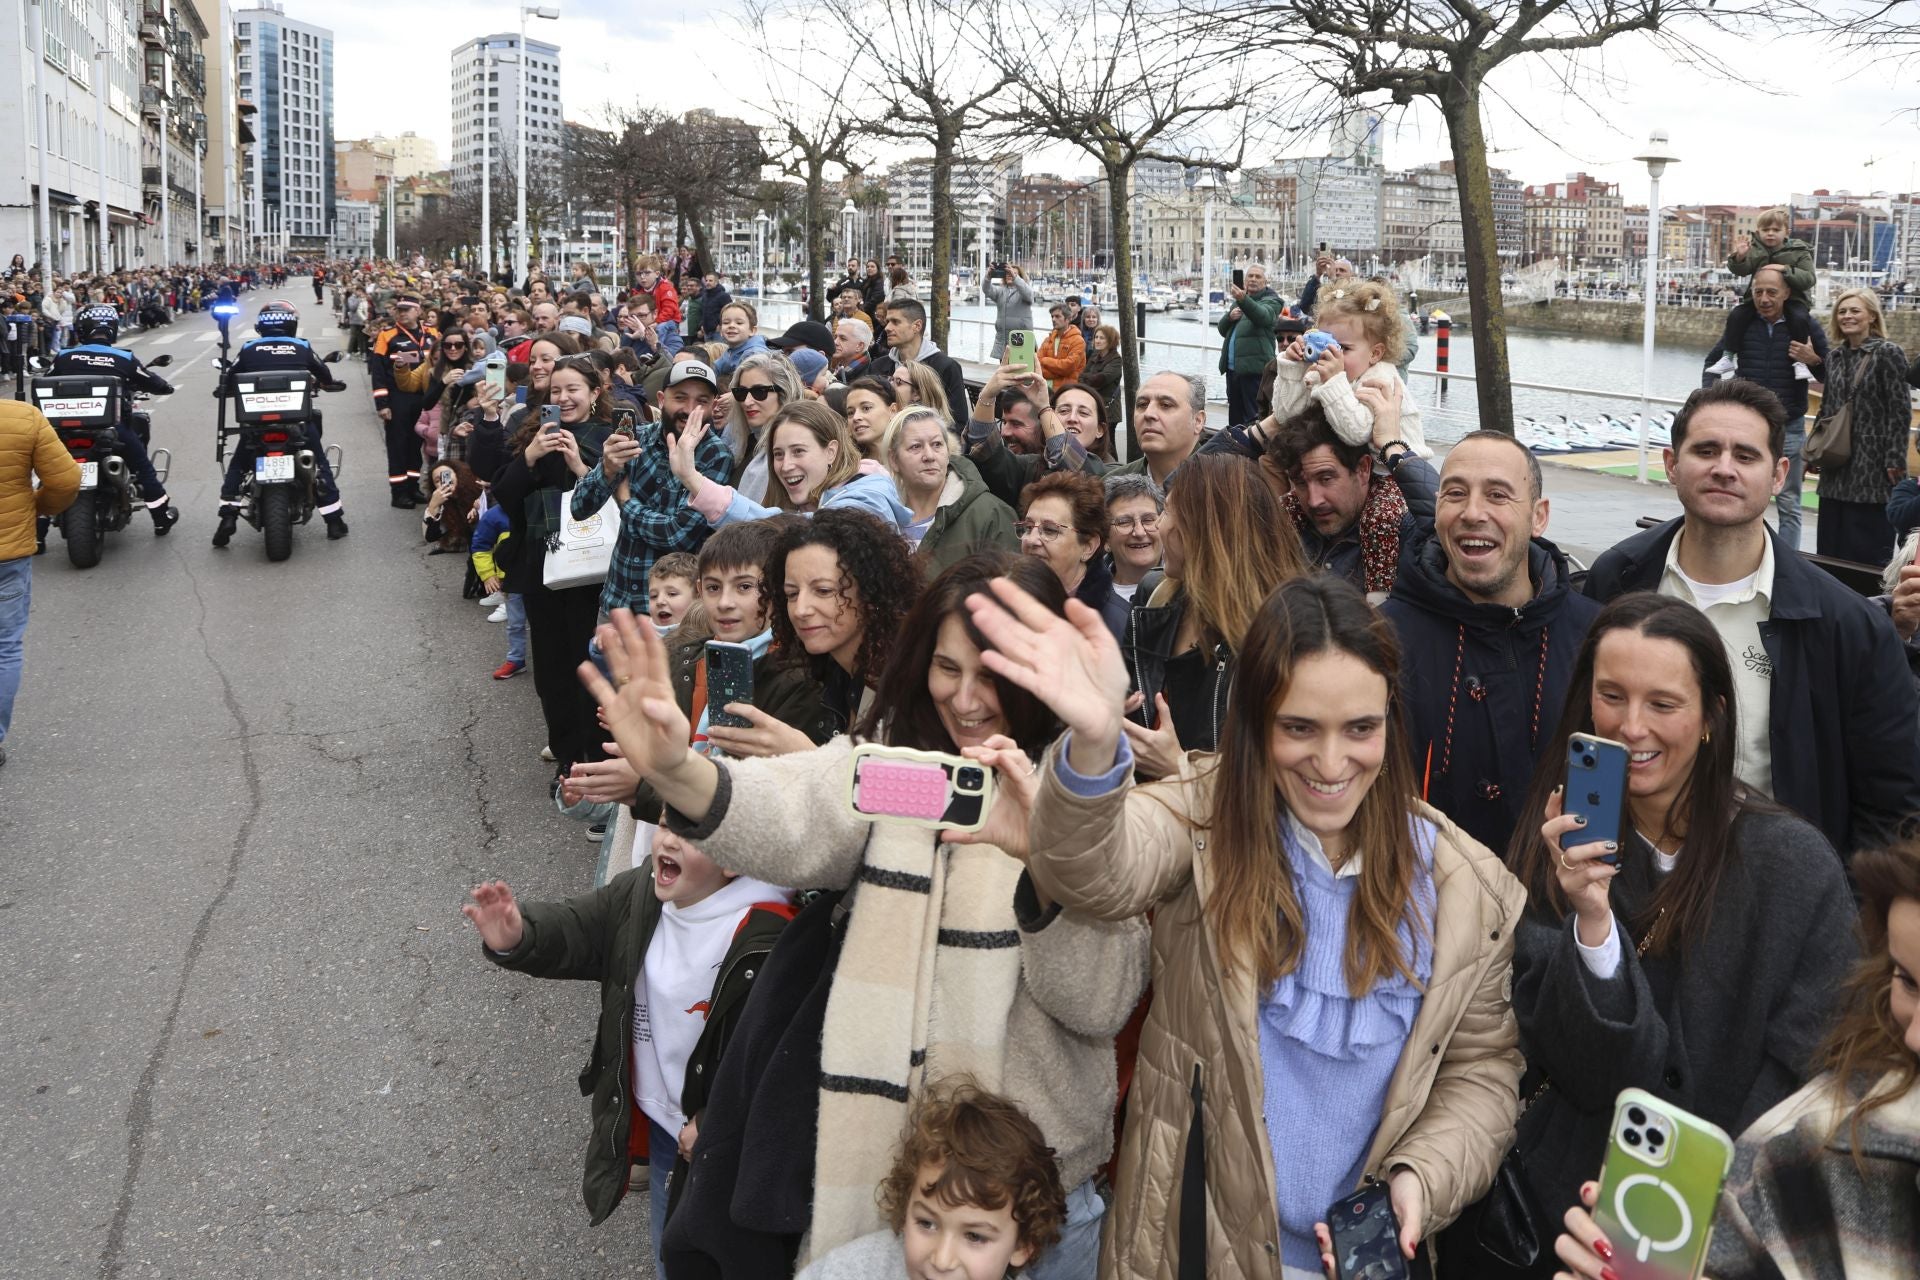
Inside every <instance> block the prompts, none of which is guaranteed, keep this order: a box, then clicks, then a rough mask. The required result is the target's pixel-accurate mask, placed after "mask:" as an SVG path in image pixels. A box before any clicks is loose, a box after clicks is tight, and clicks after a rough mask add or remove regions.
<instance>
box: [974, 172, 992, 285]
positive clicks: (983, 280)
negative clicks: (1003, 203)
mask: <svg viewBox="0 0 1920 1280" xmlns="http://www.w3.org/2000/svg"><path fill="white" fill-rule="evenodd" d="M974 204H975V205H976V206H978V208H979V210H980V276H979V278H978V280H976V281H975V283H976V284H977V285H978V286H979V289H980V305H981V306H983V307H984V306H986V305H987V237H988V234H989V233H988V230H987V216H988V215H989V214H991V213H992V212H993V196H992V195H991V194H990V193H989V192H988V191H987V190H986V189H985V188H984V187H983V188H981V191H980V198H979V199H978V200H975V201H974Z"/></svg>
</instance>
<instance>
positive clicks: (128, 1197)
mask: <svg viewBox="0 0 1920 1280" xmlns="http://www.w3.org/2000/svg"><path fill="white" fill-rule="evenodd" d="M173 553H174V557H175V559H177V560H178V561H179V562H180V567H181V571H182V572H184V573H185V574H186V576H187V581H188V582H189V583H191V584H192V586H193V598H194V603H195V604H196V605H197V606H198V608H199V616H198V618H197V619H196V620H195V622H194V630H195V631H196V632H197V633H198V634H199V637H200V649H201V652H202V653H203V654H205V655H206V659H207V665H208V666H209V667H211V668H213V673H214V675H215V676H216V677H218V679H219V681H220V697H221V701H222V703H223V705H224V706H225V707H226V710H227V714H228V716H230V717H231V718H232V720H233V723H234V726H235V728H236V729H238V731H239V732H238V735H237V737H238V740H239V742H240V752H241V755H240V764H241V770H240V772H241V778H242V779H243V780H244V781H245V783H246V788H247V812H246V816H245V817H243V818H241V820H240V825H239V826H238V827H236V828H235V829H234V833H233V845H232V848H231V849H229V851H228V853H227V872H226V877H225V879H223V880H222V881H221V883H220V889H219V892H217V893H215V894H214V895H213V898H212V900H211V901H209V902H208V903H207V905H206V909H205V910H203V911H202V912H201V913H200V919H199V920H198V921H196V922H195V924H194V927H193V933H192V935H191V936H190V937H189V938H188V939H187V953H186V958H185V960H184V961H183V962H182V964H181V966H180V981H179V983H178V984H177V985H176V986H175V987H174V992H173V1000H172V1001H171V1002H170V1003H169V1004H168V1006H167V1015H166V1018H165V1019H164V1020H163V1021H162V1022H161V1025H160V1034H159V1036H158V1037H156V1039H155V1040H154V1044H153V1049H152V1050H151V1052H149V1053H148V1055H147V1065H146V1067H145V1069H144V1070H142V1071H141V1073H140V1080H139V1083H137V1084H136V1085H134V1088H133V1099H132V1101H131V1102H130V1103H128V1106H127V1172H126V1175H125V1176H124V1177H123V1178H122V1179H121V1181H120V1196H119V1199H118V1200H117V1201H116V1203H115V1204H114V1207H113V1216H112V1217H111V1218H110V1219H109V1220H108V1227H107V1242H106V1245H105V1247H103V1248H102V1249H101V1251H100V1276H101V1280H110V1278H111V1277H113V1276H115V1275H118V1274H119V1272H120V1268H121V1266H122V1265H123V1259H122V1256H121V1255H122V1254H123V1253H124V1252H125V1249H126V1237H127V1220H128V1219H129V1218H130V1217H131V1216H132V1213H133V1195H134V1191H135V1189H136V1187H137V1186H138V1184H139V1181H140V1166H141V1165H142V1163H144V1161H145V1159H146V1150H147V1137H148V1134H149V1133H150V1132H151V1131H152V1129H153V1091H154V1086H155V1085H156V1083H157V1082H158V1081H159V1078H160V1070H161V1068H162V1067H163V1066H164V1065H165V1063H166V1060H167V1053H168V1049H169V1048H170V1046H171V1045H172V1042H173V1033H174V1029H175V1027H176V1026H177V1025H178V1024H179V1021H180V1010H181V1007H182V1006H183V1005H184V1004H185V1003H186V999H187V989H188V987H189V986H190V985H191V984H192V982H193V974H194V970H195V969H196V968H197V967H198V966H199V963H200V954H201V952H202V951H203V950H204V949H205V947H206V943H207V936H208V934H209V933H210V932H211V931H212V928H213V920H214V917H215V916H216V915H217V914H218V913H219V911H220V908H221V907H222V906H223V905H225V903H226V901H227V897H228V895H229V894H231V893H232V892H233V886H234V884H235V882H236V881H237V880H238V879H239V877H240V866H241V863H242V861H243V860H244V858H245V856H246V851H247V845H248V843H249V842H250V841H251V839H252V837H253V827H254V824H255V823H256V822H257V821H258V820H259V817H260V808H261V785H260V766H259V762H258V761H257V760H256V759H255V758H254V746H253V736H254V735H253V731H252V728H251V726H249V724H248V723H247V716H246V712H245V711H244V710H242V709H241V706H240V699H239V698H238V697H237V696H236V695H235V694H234V691H233V681H232V680H231V679H229V678H228V676H227V672H226V668H224V667H223V666H221V665H220V660H219V659H218V658H216V657H214V656H213V645H212V642H211V641H210V640H209V639H208V637H207V601H206V597H205V596H204V595H202V594H201V591H200V579H199V578H198V577H197V576H195V574H194V572H193V568H192V566H191V565H190V564H189V563H188V562H187V558H186V556H185V555H184V554H182V550H181V548H180V546H179V544H177V543H176V544H175V546H174V552H173Z"/></svg>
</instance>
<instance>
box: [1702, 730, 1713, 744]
mask: <svg viewBox="0 0 1920 1280" xmlns="http://www.w3.org/2000/svg"><path fill="white" fill-rule="evenodd" d="M1700 741H1701V743H1702V744H1705V743H1709V742H1712V741H1713V730H1711V729H1709V730H1707V731H1706V732H1705V733H1703V734H1701V735H1700Z"/></svg>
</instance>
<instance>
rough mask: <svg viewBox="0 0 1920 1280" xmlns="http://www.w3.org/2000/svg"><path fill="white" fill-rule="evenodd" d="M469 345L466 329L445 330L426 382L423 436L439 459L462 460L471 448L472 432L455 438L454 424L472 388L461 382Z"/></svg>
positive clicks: (470, 358) (469, 357) (470, 364)
mask: <svg viewBox="0 0 1920 1280" xmlns="http://www.w3.org/2000/svg"><path fill="white" fill-rule="evenodd" d="M472 347H473V344H472V340H471V339H470V338H468V337H467V332H466V330H465V329H462V328H459V327H458V326H456V327H454V328H453V329H452V330H450V331H448V332H447V333H446V335H445V336H444V337H442V338H441V339H440V349H439V356H438V359H437V360H436V361H435V362H434V366H433V381H432V382H430V383H428V384H427V407H426V409H425V411H424V412H422V413H421V415H420V421H421V423H422V425H423V426H424V427H425V428H426V431H425V432H423V433H422V438H423V439H428V441H429V445H430V446H433V445H437V446H438V449H439V456H440V460H441V461H442V462H465V461H466V459H467V454H468V451H469V449H470V447H471V440H472V432H471V431H469V432H468V433H467V434H466V435H463V436H458V437H456V436H455V433H454V424H455V423H456V422H458V421H459V420H460V416H461V414H462V413H464V412H465V411H466V407H467V402H468V401H470V400H471V399H472V398H473V388H472V387H470V386H469V387H463V386H461V385H460V380H461V379H462V378H464V377H466V376H467V370H469V369H471V368H472V367H473V353H472ZM429 433H430V434H429ZM429 492H432V490H429Z"/></svg>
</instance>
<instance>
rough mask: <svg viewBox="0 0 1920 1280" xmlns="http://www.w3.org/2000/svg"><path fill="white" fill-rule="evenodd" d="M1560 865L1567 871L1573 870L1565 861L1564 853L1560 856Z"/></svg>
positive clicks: (1571, 865) (1570, 864)
mask: <svg viewBox="0 0 1920 1280" xmlns="http://www.w3.org/2000/svg"><path fill="white" fill-rule="evenodd" d="M1560 865H1561V866H1563V867H1565V868H1566V869H1567V870H1568V871H1571V870H1573V864H1572V863H1571V862H1568V861H1567V855H1566V854H1564V853H1563V854H1561V855H1560Z"/></svg>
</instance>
